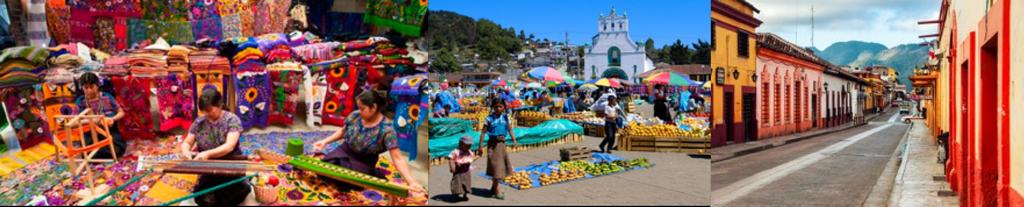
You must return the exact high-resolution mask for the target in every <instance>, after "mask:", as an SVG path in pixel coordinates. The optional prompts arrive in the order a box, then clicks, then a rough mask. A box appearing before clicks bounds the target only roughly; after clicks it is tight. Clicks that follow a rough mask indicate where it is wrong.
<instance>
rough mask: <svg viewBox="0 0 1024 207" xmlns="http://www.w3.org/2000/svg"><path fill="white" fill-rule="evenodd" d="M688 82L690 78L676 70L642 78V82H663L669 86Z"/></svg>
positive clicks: (686, 84) (687, 83)
mask: <svg viewBox="0 0 1024 207" xmlns="http://www.w3.org/2000/svg"><path fill="white" fill-rule="evenodd" d="M690 82H691V81H690V78H688V77H686V76H683V75H681V74H679V73H676V72H660V73H655V74H653V75H651V76H647V78H646V79H644V83H650V84H663V85H670V86H688V85H689V84H690Z"/></svg>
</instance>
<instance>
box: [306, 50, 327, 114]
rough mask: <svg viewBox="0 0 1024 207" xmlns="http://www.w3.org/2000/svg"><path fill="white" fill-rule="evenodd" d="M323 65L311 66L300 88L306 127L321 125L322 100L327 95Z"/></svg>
mask: <svg viewBox="0 0 1024 207" xmlns="http://www.w3.org/2000/svg"><path fill="white" fill-rule="evenodd" d="M324 66H325V65H313V66H311V67H310V68H309V72H308V73H306V74H305V76H303V78H302V79H303V82H302V87H303V88H305V94H304V95H305V96H306V97H305V100H306V110H307V111H306V125H308V126H309V127H318V126H320V125H322V124H323V113H324V98H325V95H326V94H327V76H326V74H325V72H324V70H325V69H326V68H325V67H324Z"/></svg>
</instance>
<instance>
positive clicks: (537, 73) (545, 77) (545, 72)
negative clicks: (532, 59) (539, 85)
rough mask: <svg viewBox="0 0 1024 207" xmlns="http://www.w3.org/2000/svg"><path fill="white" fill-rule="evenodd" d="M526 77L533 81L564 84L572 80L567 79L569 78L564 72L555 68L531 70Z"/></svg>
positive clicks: (543, 67)
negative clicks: (567, 80)
mask: <svg viewBox="0 0 1024 207" xmlns="http://www.w3.org/2000/svg"><path fill="white" fill-rule="evenodd" d="M526 75H527V76H528V77H530V78H532V79H536V80H540V81H554V82H558V83H562V82H565V81H566V79H570V80H571V78H567V76H566V75H565V74H563V73H562V72H560V71H558V70H556V69H555V68H552V67H547V66H542V67H536V68H533V69H530V71H529V72H526Z"/></svg>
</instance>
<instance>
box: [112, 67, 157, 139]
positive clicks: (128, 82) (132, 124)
mask: <svg viewBox="0 0 1024 207" xmlns="http://www.w3.org/2000/svg"><path fill="white" fill-rule="evenodd" d="M151 80H152V79H151V78H139V77H132V76H128V77H114V78H113V82H114V87H115V88H117V89H118V90H116V92H117V96H116V97H117V102H118V103H119V104H121V106H122V109H123V110H124V117H122V118H121V120H120V121H118V122H117V126H118V127H117V128H118V129H119V130H121V136H123V137H124V138H125V139H135V138H153V137H155V136H156V135H155V134H153V116H152V115H151V114H150V109H151V107H150V105H149V94H150V93H149V88H150V87H151V85H150V84H151ZM140 90H143V92H141V93H140Z"/></svg>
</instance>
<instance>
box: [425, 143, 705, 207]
mask: <svg viewBox="0 0 1024 207" xmlns="http://www.w3.org/2000/svg"><path fill="white" fill-rule="evenodd" d="M600 142H601V139H600V138H597V137H585V138H584V140H583V141H582V142H576V143H568V144H561V145H555V146H549V147H545V148H537V149H532V150H527V151H522V152H516V153H510V154H509V158H510V159H511V161H512V165H513V166H523V165H529V164H536V163H541V162H547V161H551V160H557V159H559V156H558V149H559V148H562V147H571V146H585V147H588V148H591V149H596V148H597V145H598V144H599V143H600ZM612 152H613V154H614V155H616V156H620V157H623V158H625V159H634V158H639V157H646V158H647V159H648V160H649V161H650V162H651V163H653V164H654V165H655V166H654V167H652V168H648V169H643V170H635V171H628V172H623V173H617V174H613V175H607V176H601V177H596V178H590V179H585V180H579V181H572V182H567V183H562V184H557V185H551V186H544V187H539V188H534V189H528V190H515V189H512V188H510V187H508V186H505V185H500V188H501V189H502V192H503V193H505V200H497V199H494V198H489V197H485V196H488V195H490V192H489V191H490V190H489V189H490V185H491V181H490V180H485V179H484V178H483V177H481V176H479V175H477V173H479V172H484V171H485V170H486V169H487V165H486V160H485V158H481V159H478V160H476V161H475V162H473V168H474V172H473V173H474V175H473V176H472V177H473V180H472V185H473V189H472V191H473V193H472V195H470V196H469V198H470V200H469V201H468V202H453V199H454V196H453V195H451V189H450V181H451V177H452V174H451V173H450V172H449V171H448V165H447V164H444V165H435V166H432V167H431V169H430V185H429V187H428V189H430V200H429V202H430V205H544V204H547V205H566V204H572V205H637V204H640V205H643V204H647V205H709V204H710V200H711V199H710V195H711V194H710V193H709V192H710V189H711V182H710V180H711V176H710V174H709V173H710V167H711V163H710V162H709V161H708V159H702V158H693V157H690V156H688V155H686V154H681V153H653V152H627V151H612Z"/></svg>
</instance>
